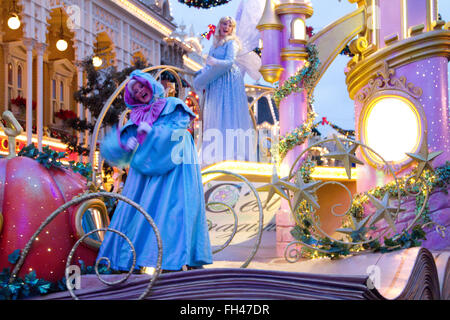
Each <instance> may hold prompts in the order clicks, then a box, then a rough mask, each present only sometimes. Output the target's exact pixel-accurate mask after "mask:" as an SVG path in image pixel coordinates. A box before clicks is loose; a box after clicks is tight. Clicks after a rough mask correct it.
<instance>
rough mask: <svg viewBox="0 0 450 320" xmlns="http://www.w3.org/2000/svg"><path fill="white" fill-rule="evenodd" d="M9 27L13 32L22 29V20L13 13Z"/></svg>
mask: <svg viewBox="0 0 450 320" xmlns="http://www.w3.org/2000/svg"><path fill="white" fill-rule="evenodd" d="M8 27H9V28H10V29H12V30H17V29H19V27H20V19H19V17H18V16H17V14H15V13H13V14H12V16H11V17H10V18H9V19H8Z"/></svg>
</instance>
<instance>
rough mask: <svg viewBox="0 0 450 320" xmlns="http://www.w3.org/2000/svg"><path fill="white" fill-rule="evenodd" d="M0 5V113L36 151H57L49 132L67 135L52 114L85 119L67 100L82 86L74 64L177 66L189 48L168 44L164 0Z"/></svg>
mask: <svg viewBox="0 0 450 320" xmlns="http://www.w3.org/2000/svg"><path fill="white" fill-rule="evenodd" d="M1 2H2V6H1V21H2V24H1V33H0V46H1V50H0V85H1V86H3V90H0V101H1V102H2V103H1V104H0V112H3V111H5V110H11V111H13V112H14V113H15V115H16V118H17V119H18V120H19V121H20V123H21V124H22V125H23V129H24V134H23V135H22V139H20V137H19V139H18V141H19V142H20V141H22V142H23V144H25V143H26V144H29V143H31V142H36V143H37V145H38V147H39V148H40V149H41V148H42V145H43V144H44V145H46V144H49V142H51V143H50V145H52V144H53V146H58V147H60V148H62V149H63V148H64V145H61V144H59V145H58V139H55V135H54V134H52V133H54V132H58V130H59V131H61V132H64V131H65V130H67V129H64V127H63V125H61V124H59V122H60V121H58V118H57V117H56V116H55V115H57V114H58V112H60V111H62V110H65V111H71V112H73V113H74V114H76V115H77V116H78V117H80V118H81V119H87V120H92V119H91V116H90V114H89V112H88V111H87V110H85V108H83V106H82V105H81V104H78V103H76V101H75V100H74V98H73V93H74V92H75V91H76V90H77V89H78V88H79V87H80V86H82V85H83V83H84V81H85V79H84V75H83V71H82V70H81V68H80V67H79V62H80V61H82V60H83V59H85V58H86V57H88V56H97V57H99V58H100V59H99V60H97V61H96V62H98V63H99V66H98V68H105V67H108V66H115V67H116V68H117V69H118V70H121V69H123V68H125V67H127V66H130V65H131V64H132V62H133V60H134V59H136V58H145V59H146V61H147V62H148V63H149V64H151V65H160V64H163V63H164V64H169V65H174V66H177V67H181V68H183V67H184V61H185V60H186V59H188V61H189V58H187V57H186V58H183V57H185V55H186V54H189V52H190V51H192V50H191V47H190V46H189V45H185V44H184V43H183V42H182V41H171V40H170V39H171V34H172V33H173V32H174V31H175V30H176V25H175V23H174V21H173V17H172V16H171V12H170V4H169V1H168V0H96V1H92V0H20V1H14V0H1ZM14 15H16V20H15V21H13V20H11V17H14ZM17 20H19V21H20V23H19V22H17ZM62 40H63V41H62ZM64 42H65V43H66V44H64ZM100 62H101V63H100ZM188 69H189V70H191V69H192V68H189V67H188ZM17 105H19V108H17V107H18V106H17ZM66 133H68V132H66ZM56 136H57V135H56ZM84 139H85V141H86V142H88V141H89V140H88V137H84Z"/></svg>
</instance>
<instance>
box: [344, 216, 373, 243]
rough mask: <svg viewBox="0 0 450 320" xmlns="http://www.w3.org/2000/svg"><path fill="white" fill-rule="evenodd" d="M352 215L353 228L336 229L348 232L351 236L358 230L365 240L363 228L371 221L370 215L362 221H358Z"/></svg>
mask: <svg viewBox="0 0 450 320" xmlns="http://www.w3.org/2000/svg"><path fill="white" fill-rule="evenodd" d="M351 217H352V227H351V228H340V229H336V231H337V232H340V233H344V234H347V235H349V236H350V237H351V234H352V233H354V232H356V233H358V234H360V238H361V240H363V241H365V240H366V238H365V236H364V234H362V229H363V228H365V227H366V224H367V222H368V221H369V218H370V216H367V217H365V218H364V219H362V220H361V221H356V218H355V217H354V216H353V215H351Z"/></svg>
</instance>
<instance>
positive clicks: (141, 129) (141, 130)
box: [137, 121, 152, 134]
mask: <svg viewBox="0 0 450 320" xmlns="http://www.w3.org/2000/svg"><path fill="white" fill-rule="evenodd" d="M151 130H152V127H150V125H149V124H148V123H147V122H145V121H142V122H141V123H140V124H139V127H138V129H137V133H138V134H142V133H146V134H147V133H149V132H150V131H151Z"/></svg>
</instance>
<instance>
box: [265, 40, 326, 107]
mask: <svg viewBox="0 0 450 320" xmlns="http://www.w3.org/2000/svg"><path fill="white" fill-rule="evenodd" d="M306 52H307V53H308V59H307V61H306V63H305V65H304V66H303V68H302V69H300V70H299V71H298V72H297V73H296V74H295V75H293V76H291V77H290V78H289V79H287V80H286V81H285V82H284V83H283V84H282V85H280V86H279V87H278V89H277V90H276V91H275V93H274V95H273V98H274V100H275V102H276V104H277V105H279V104H280V102H281V100H283V99H284V98H286V97H287V96H289V95H291V94H292V93H294V92H301V91H302V90H305V91H306V93H307V95H308V104H309V106H311V105H312V103H313V95H312V93H313V91H314V87H315V85H316V82H317V79H318V77H319V66H320V60H319V57H318V51H317V48H316V46H315V45H313V44H309V45H307V46H306Z"/></svg>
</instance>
